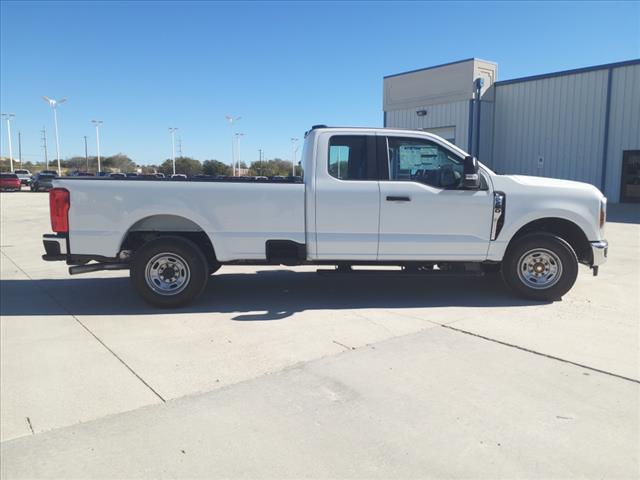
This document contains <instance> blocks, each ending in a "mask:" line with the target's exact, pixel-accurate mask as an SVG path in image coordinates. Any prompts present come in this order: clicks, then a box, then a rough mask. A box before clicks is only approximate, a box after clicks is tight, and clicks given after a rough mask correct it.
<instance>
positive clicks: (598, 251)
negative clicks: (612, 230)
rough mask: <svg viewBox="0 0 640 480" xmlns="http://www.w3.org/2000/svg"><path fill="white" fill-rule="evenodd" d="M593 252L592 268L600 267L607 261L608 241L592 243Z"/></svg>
mask: <svg viewBox="0 0 640 480" xmlns="http://www.w3.org/2000/svg"><path fill="white" fill-rule="evenodd" d="M591 251H592V252H593V263H592V264H591V266H592V267H599V266H600V265H602V264H603V263H605V262H606V261H607V254H608V252H609V242H607V241H606V240H599V241H597V242H591Z"/></svg>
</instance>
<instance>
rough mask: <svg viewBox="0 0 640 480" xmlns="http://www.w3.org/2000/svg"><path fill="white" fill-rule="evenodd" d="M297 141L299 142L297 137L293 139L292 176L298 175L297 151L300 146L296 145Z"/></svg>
mask: <svg viewBox="0 0 640 480" xmlns="http://www.w3.org/2000/svg"><path fill="white" fill-rule="evenodd" d="M297 143H298V139H297V138H292V139H291V176H292V177H295V176H296V152H297V151H298V146H297V145H296V144H297Z"/></svg>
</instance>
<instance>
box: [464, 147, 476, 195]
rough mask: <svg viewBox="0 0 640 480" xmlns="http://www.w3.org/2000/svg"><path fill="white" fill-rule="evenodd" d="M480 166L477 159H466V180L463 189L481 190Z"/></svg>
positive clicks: (468, 157)
mask: <svg viewBox="0 0 640 480" xmlns="http://www.w3.org/2000/svg"><path fill="white" fill-rule="evenodd" d="M478 170H479V165H478V160H477V159H476V157H472V156H470V155H469V156H466V157H464V179H463V180H462V187H463V188H465V189H466V190H478V189H479V188H480V175H479V174H478Z"/></svg>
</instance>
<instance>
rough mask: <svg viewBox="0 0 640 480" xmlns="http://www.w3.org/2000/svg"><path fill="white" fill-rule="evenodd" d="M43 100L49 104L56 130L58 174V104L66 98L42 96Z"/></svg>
mask: <svg viewBox="0 0 640 480" xmlns="http://www.w3.org/2000/svg"><path fill="white" fill-rule="evenodd" d="M42 98H43V99H44V101H45V102H48V103H49V106H50V107H51V109H52V110H53V125H54V126H55V130H56V159H57V160H58V176H60V175H62V172H61V171H60V137H59V136H58V105H59V104H60V103H64V102H66V101H67V99H66V98H61V99H60V100H54V99H53V98H49V97H42Z"/></svg>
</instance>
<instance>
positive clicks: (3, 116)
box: [0, 113, 16, 172]
mask: <svg viewBox="0 0 640 480" xmlns="http://www.w3.org/2000/svg"><path fill="white" fill-rule="evenodd" d="M0 115H2V118H6V119H7V136H8V137H9V169H10V170H11V171H12V172H13V148H12V146H11V119H12V118H13V117H15V116H16V115H15V113H3V114H0Z"/></svg>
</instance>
